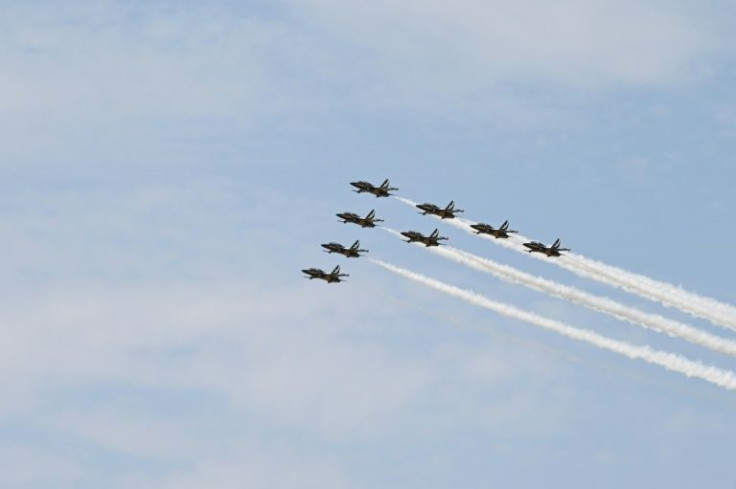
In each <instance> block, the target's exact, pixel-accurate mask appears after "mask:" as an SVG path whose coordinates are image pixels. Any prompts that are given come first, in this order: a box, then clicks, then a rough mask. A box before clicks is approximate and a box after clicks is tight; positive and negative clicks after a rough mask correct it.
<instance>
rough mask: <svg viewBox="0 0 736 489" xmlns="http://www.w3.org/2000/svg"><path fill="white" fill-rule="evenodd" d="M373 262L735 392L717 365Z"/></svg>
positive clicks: (731, 378)
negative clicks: (600, 331) (657, 348)
mask: <svg viewBox="0 0 736 489" xmlns="http://www.w3.org/2000/svg"><path fill="white" fill-rule="evenodd" d="M370 261H371V262H373V263H375V264H376V265H379V266H381V267H383V268H385V269H386V270H388V271H390V272H393V273H395V274H397V275H400V276H402V277H405V278H408V279H409V280H413V281H414V282H417V283H420V284H422V285H426V286H427V287H431V288H433V289H435V290H438V291H440V292H443V293H445V294H448V295H450V296H453V297H457V298H459V299H462V300H464V301H465V302H467V303H469V304H473V305H475V306H479V307H483V308H485V309H489V310H491V311H494V312H496V313H498V314H502V315H504V316H507V317H510V318H514V319H519V320H521V321H525V322H527V323H530V324H535V325H537V326H540V327H542V328H544V329H548V330H550V331H554V332H555V333H558V334H561V335H563V336H567V337H568V338H572V339H575V340H578V341H582V342H585V343H588V344H591V345H594V346H597V347H599V348H602V349H604V350H608V351H612V352H614V353H618V354H620V355H624V356H626V357H628V358H632V359H640V360H644V361H645V362H649V363H653V364H655V365H659V366H661V367H664V368H666V369H667V370H671V371H673V372H679V373H681V374H684V375H686V376H688V377H697V378H700V379H703V380H705V381H707V382H711V383H713V384H715V385H718V386H720V387H723V388H725V389H728V390H736V374H734V373H733V372H731V371H728V370H723V369H720V368H717V367H714V366H710V365H704V364H702V363H700V362H696V361H693V360H690V359H688V358H685V357H682V356H680V355H676V354H674V353H669V352H663V351H658V350H654V349H652V348H649V347H648V346H636V345H632V344H629V343H625V342H621V341H617V340H613V339H611V338H607V337H605V336H601V335H599V334H598V333H595V332H593V331H589V330H585V329H578V328H574V327H572V326H569V325H567V324H565V323H562V322H560V321H556V320H553V319H549V318H545V317H543V316H540V315H538V314H535V313H531V312H527V311H523V310H521V309H518V308H516V307H514V306H511V305H509V304H504V303H501V302H496V301H492V300H491V299H488V298H486V297H484V296H482V295H479V294H476V293H475V292H470V291H467V290H463V289H460V288H458V287H455V286H453V285H449V284H445V283H443V282H440V281H438V280H434V279H431V278H429V277H425V276H424V275H420V274H418V273H415V272H411V271H409V270H406V269H404V268H400V267H397V266H395V265H391V264H390V263H385V262H382V261H380V260H375V259H370Z"/></svg>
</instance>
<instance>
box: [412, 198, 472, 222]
mask: <svg viewBox="0 0 736 489" xmlns="http://www.w3.org/2000/svg"><path fill="white" fill-rule="evenodd" d="M417 208H418V209H421V210H422V211H423V212H422V215H425V216H426V215H427V214H432V215H434V216H439V217H441V218H442V219H453V218H454V217H455V213H457V212H465V211H463V210H462V209H455V201H454V200H451V201H450V203H449V204H447V207H445V208H444V209H441V208H439V207H437V206H436V205H434V204H427V203H425V204H417Z"/></svg>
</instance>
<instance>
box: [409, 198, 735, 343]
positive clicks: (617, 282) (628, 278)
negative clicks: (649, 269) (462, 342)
mask: <svg viewBox="0 0 736 489" xmlns="http://www.w3.org/2000/svg"><path fill="white" fill-rule="evenodd" d="M395 198H396V199H397V200H399V201H401V202H403V203H404V204H407V205H410V206H416V202H414V201H412V200H409V199H405V198H403V197H395ZM433 217H436V216H433ZM438 219H439V218H438ZM444 221H445V222H447V224H449V225H451V226H453V227H456V228H458V229H462V230H463V231H465V232H467V233H468V234H473V235H476V236H479V237H481V238H484V239H487V240H489V241H492V242H493V243H495V244H497V245H500V246H503V247H505V248H509V249H512V250H514V251H517V252H519V253H526V254H528V255H530V256H532V257H533V258H536V259H538V260H542V261H546V262H548V263H553V264H555V265H557V266H559V267H562V268H564V269H566V270H569V271H571V272H573V273H575V274H576V275H578V276H580V277H584V278H588V279H591V280H595V281H597V282H600V283H604V284H606V285H609V286H611V287H615V288H618V289H622V290H625V291H627V292H630V293H632V294H636V295H638V296H640V297H643V298H645V299H649V300H651V301H654V302H659V303H660V304H662V305H664V306H666V307H675V308H677V309H679V310H681V311H683V312H686V313H688V314H690V315H691V316H693V317H698V318H703V319H706V320H708V321H710V322H711V323H713V324H715V325H717V326H722V327H725V328H728V329H731V330H734V331H736V307H734V306H731V305H730V304H725V303H723V302H720V301H717V300H714V299H711V298H708V297H703V296H701V295H698V294H695V293H694V292H689V291H686V290H684V289H681V288H679V287H675V286H674V285H671V284H668V283H665V282H660V281H658V280H654V279H651V278H649V277H645V276H643V275H638V274H635V273H631V272H627V271H626V270H623V269H620V268H617V267H613V266H610V265H606V264H604V263H601V262H598V261H595V260H591V259H590V258H586V257H584V256H582V255H579V254H576V253H565V254H563V255H562V256H559V257H556V258H554V259H549V258H548V257H546V256H543V255H539V254H534V253H528V250H527V249H526V248H524V246H523V243H524V242H527V241H531V240H530V239H528V238H526V237H525V236H522V235H518V234H516V235H512V236H511V237H509V238H508V239H496V238H494V237H493V236H490V235H487V234H477V233H476V232H475V230H474V229H473V228H471V227H470V226H471V225H472V224H476V223H475V222H474V221H470V220H468V219H462V218H457V217H456V218H455V219H447V220H444Z"/></svg>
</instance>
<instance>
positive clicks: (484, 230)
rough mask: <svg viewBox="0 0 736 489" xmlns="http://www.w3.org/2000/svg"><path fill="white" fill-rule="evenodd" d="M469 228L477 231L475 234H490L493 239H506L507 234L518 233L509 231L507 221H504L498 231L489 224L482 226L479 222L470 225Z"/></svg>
mask: <svg viewBox="0 0 736 489" xmlns="http://www.w3.org/2000/svg"><path fill="white" fill-rule="evenodd" d="M470 227H471V228H473V229H475V230H476V231H477V233H476V234H490V235H491V236H493V237H494V238H508V237H509V235H508V233H518V231H514V230H513V229H509V222H508V221H504V223H503V224H501V227H500V228H498V229H496V228H494V227H493V226H491V225H490V224H484V223H482V222H479V223H478V224H471V225H470Z"/></svg>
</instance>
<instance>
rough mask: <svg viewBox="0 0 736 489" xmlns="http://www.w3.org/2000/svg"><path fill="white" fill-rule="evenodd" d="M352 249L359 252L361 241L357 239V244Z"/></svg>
mask: <svg viewBox="0 0 736 489" xmlns="http://www.w3.org/2000/svg"><path fill="white" fill-rule="evenodd" d="M350 248H351V249H353V250H357V249H358V248H360V241H358V240H357V239H356V240H355V243H353V246H351V247H350Z"/></svg>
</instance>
